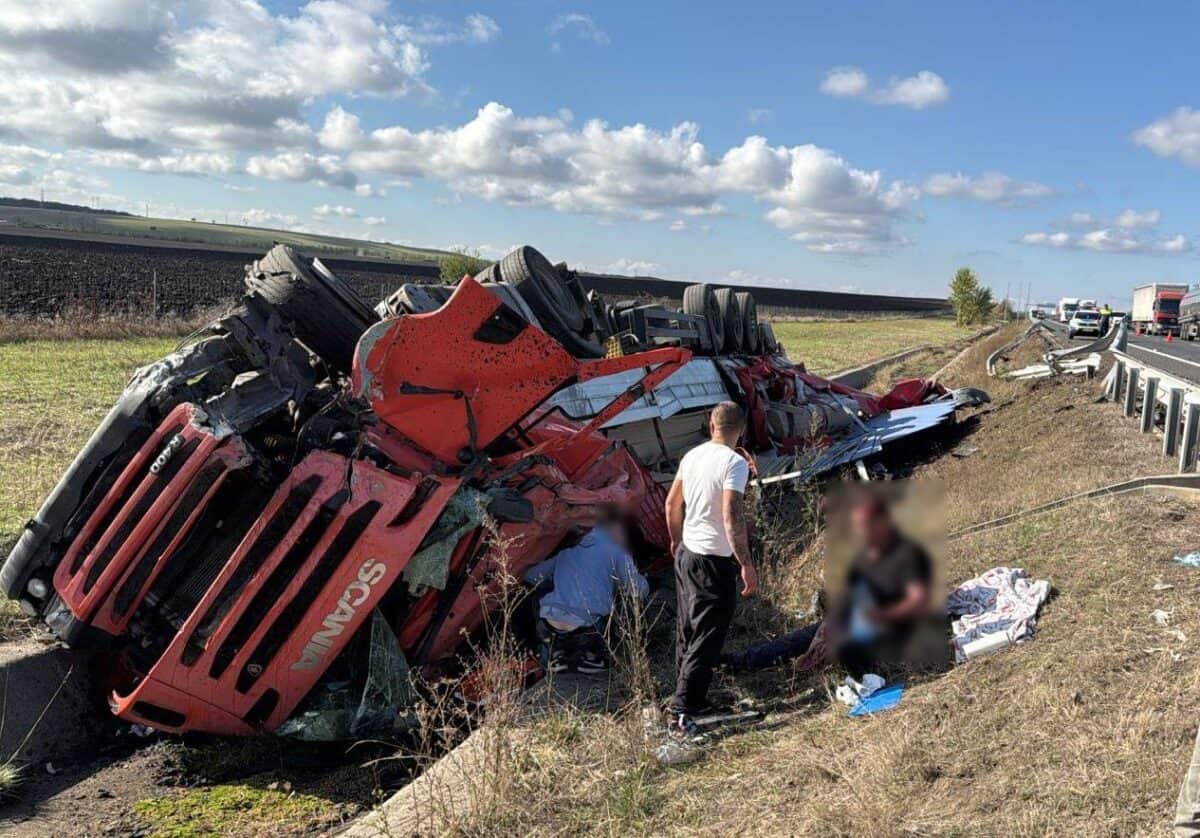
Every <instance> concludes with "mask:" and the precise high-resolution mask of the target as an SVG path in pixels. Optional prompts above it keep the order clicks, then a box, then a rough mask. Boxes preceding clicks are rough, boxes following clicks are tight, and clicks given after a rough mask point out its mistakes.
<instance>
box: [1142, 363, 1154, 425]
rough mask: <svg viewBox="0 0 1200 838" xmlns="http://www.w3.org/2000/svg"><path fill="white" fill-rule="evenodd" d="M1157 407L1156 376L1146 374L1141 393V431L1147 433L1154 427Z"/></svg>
mask: <svg viewBox="0 0 1200 838" xmlns="http://www.w3.org/2000/svg"><path fill="white" fill-rule="evenodd" d="M1157 407H1158V376H1157V375H1148V376H1146V383H1145V384H1144V385H1143V393H1142V433H1144V434H1148V433H1150V431H1151V430H1152V429H1153V428H1154V411H1155V408H1157Z"/></svg>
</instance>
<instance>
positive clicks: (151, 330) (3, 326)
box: [0, 305, 227, 346]
mask: <svg viewBox="0 0 1200 838" xmlns="http://www.w3.org/2000/svg"><path fill="white" fill-rule="evenodd" d="M225 308H227V306H223V305H222V306H218V307H216V308H214V309H211V310H208V311H201V312H197V313H194V314H191V315H189V316H187V317H151V316H149V315H147V314H145V313H140V312H96V311H93V310H90V309H88V308H86V307H83V306H76V307H73V308H68V309H67V310H65V311H63V312H62V313H61V314H58V315H55V316H53V317H46V316H27V317H26V316H20V315H8V316H4V317H0V346H2V345H4V344H8V343H17V342H21V341H31V340H33V341H51V340H54V341H74V340H97V339H100V340H124V339H132V338H156V337H157V338H180V337H183V336H185V335H187V334H190V333H191V332H192V331H194V330H195V329H197V328H199V327H200V326H203V325H204V324H205V323H208V322H209V321H211V320H213V319H215V318H216V317H219V316H220V314H221V313H222V312H223V311H224V309H225Z"/></svg>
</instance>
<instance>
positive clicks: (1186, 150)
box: [1133, 107, 1200, 166]
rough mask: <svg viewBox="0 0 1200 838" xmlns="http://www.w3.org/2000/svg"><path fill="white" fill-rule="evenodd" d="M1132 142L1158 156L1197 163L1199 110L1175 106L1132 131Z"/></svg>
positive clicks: (1198, 156) (1199, 125)
mask: <svg viewBox="0 0 1200 838" xmlns="http://www.w3.org/2000/svg"><path fill="white" fill-rule="evenodd" d="M1133 141H1134V143H1136V144H1137V145H1140V146H1142V147H1143V148H1147V149H1149V150H1150V151H1152V152H1153V153H1155V154H1157V155H1158V156H1159V157H1175V158H1178V159H1179V161H1180V162H1182V163H1184V164H1186V165H1188V166H1200V111H1195V110H1193V109H1191V108H1187V107H1182V108H1176V109H1175V110H1174V111H1172V112H1171V113H1170V114H1168V115H1167V116H1164V117H1162V118H1161V119H1156V120H1155V121H1154V122H1151V123H1150V124H1149V125H1145V126H1143V127H1141V128H1139V129H1138V130H1136V131H1134V132H1133Z"/></svg>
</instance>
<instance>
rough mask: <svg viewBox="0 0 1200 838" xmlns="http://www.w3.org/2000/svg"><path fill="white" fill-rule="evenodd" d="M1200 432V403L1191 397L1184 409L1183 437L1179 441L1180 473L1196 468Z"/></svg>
mask: <svg viewBox="0 0 1200 838" xmlns="http://www.w3.org/2000/svg"><path fill="white" fill-rule="evenodd" d="M1197 430H1200V402H1196V401H1192V399H1191V398H1190V397H1189V398H1188V399H1187V402H1186V405H1185V407H1184V417H1183V437H1182V438H1181V439H1180V440H1179V472H1180V474H1182V473H1183V472H1186V471H1191V470H1192V469H1194V468H1195V467H1196V433H1197Z"/></svg>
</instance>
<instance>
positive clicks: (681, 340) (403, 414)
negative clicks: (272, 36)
mask: <svg viewBox="0 0 1200 838" xmlns="http://www.w3.org/2000/svg"><path fill="white" fill-rule="evenodd" d="M246 284H247V294H246V296H245V298H244V299H243V300H242V301H241V303H240V304H239V305H238V306H237V307H236V308H235V309H234V310H232V311H231V312H230V313H229V314H227V315H226V316H224V317H222V318H220V319H219V320H217V321H215V322H214V323H212V324H211V325H209V326H208V327H206V328H205V329H204V330H203V331H201V332H200V333H198V334H197V335H195V336H193V338H192V339H191V340H190V341H189V342H188V343H187V344H186V345H185V346H183V347H181V348H180V349H179V350H177V351H176V352H174V353H172V354H171V355H169V356H167V357H166V358H163V359H162V360H160V361H158V362H156V363H154V364H152V365H150V366H148V367H145V368H143V369H141V370H139V371H138V372H137V373H136V374H135V375H134V377H133V378H132V380H131V381H130V383H129V385H128V387H127V388H126V390H125V391H124V393H123V394H122V396H121V397H120V399H119V400H118V401H117V403H116V405H115V406H114V407H113V409H112V411H111V412H110V413H109V414H108V416H107V417H106V418H105V420H104V421H103V423H102V424H101V425H100V427H99V428H97V430H96V431H95V433H94V434H93V436H92V438H91V439H90V440H89V442H88V444H87V445H86V447H85V448H84V449H83V450H82V451H81V452H80V453H79V455H78V456H77V458H76V459H75V461H74V463H73V464H72V465H71V467H70V468H69V470H68V471H67V473H66V474H65V475H64V476H63V478H62V480H61V481H60V482H59V484H58V485H57V487H56V488H55V489H54V490H53V492H52V493H51V494H50V496H49V497H48V498H47V499H46V500H45V502H44V504H43V506H42V508H41V509H40V511H39V512H38V513H37V515H36V516H35V517H34V518H33V519H32V520H30V521H29V522H28V524H27V525H26V527H25V529H24V531H23V533H22V535H21V538H20V540H19V542H18V543H17V545H16V546H15V547H14V549H13V550H12V552H11V554H10V555H9V557H8V559H7V560H6V561H5V563H4V565H3V567H2V568H0V588H2V590H3V591H4V593H5V594H6V595H7V596H9V597H10V598H13V599H17V600H19V602H20V604H21V607H22V608H23V609H24V610H25V611H26V612H27V613H29V614H30V615H33V616H37V617H39V618H41V619H42V620H43V621H44V622H45V623H46V624H47V625H48V626H49V628H50V629H51V630H52V631H53V632H54V634H55V635H57V637H58V638H59V639H60V640H62V641H63V642H64V643H66V644H68V645H70V646H72V647H79V648H88V649H93V650H95V652H96V654H98V655H105V656H108V659H109V660H110V661H111V667H110V671H111V672H112V673H113V675H112V681H113V691H112V693H111V697H110V706H111V708H112V710H113V712H114V713H116V715H117V716H119V717H121V718H122V719H126V720H128V721H131V722H137V723H142V724H146V725H150V726H152V727H155V728H159V729H162V730H167V731H187V730H199V731H207V732H212V733H221V734H249V733H254V732H258V731H271V730H276V729H278V728H280V727H281V725H284V724H285V722H286V721H287V720H289V719H291V718H294V717H295V716H296V714H297V713H299V712H301V710H303V708H305V707H309V706H311V705H312V704H313V702H314V701H317V700H318V698H319V696H317V695H316V693H317V691H318V687H319V684H320V683H321V682H322V681H323V679H324V680H325V681H328V680H330V679H331V678H333V677H334V675H333V669H332V667H335V665H337V664H338V662H339V661H340V660H341V659H342V658H343V655H344V653H346V651H347V649H348V648H350V647H351V644H353V643H356V642H358V643H364V642H366V641H365V640H364V639H363V638H364V637H365V635H367V634H372V635H374V634H376V633H382V634H383V635H385V636H386V637H387V640H388V642H389V643H390V644H391V645H392V646H394V648H395V649H396V656H395V657H394V658H393V660H395V661H396V665H397V666H398V667H400V668H401V669H403V676H404V677H408V673H409V672H413V673H416V674H417V675H424V676H430V675H435V674H437V673H440V672H443V671H445V670H447V669H455V668H461V666H462V665H463V662H462V660H461V658H462V657H463V649H464V648H466V646H465V645H464V644H466V643H467V642H468V641H469V640H470V638H472V637H473V636H476V635H477V634H478V633H479V632H480V631H481V629H482V627H483V625H484V618H485V616H486V610H487V608H488V604H489V591H490V590H491V589H493V588H494V587H495V586H496V585H498V584H500V582H499V580H500V578H501V576H502V574H503V573H504V572H508V573H511V574H516V575H520V573H521V572H523V570H524V569H526V568H528V567H529V566H532V565H533V564H534V563H536V562H538V561H541V560H542V559H544V558H545V557H546V556H548V555H550V554H551V553H552V552H553V551H555V550H556V549H557V548H558V546H559V545H560V544H561V543H562V542H563V541H564V539H565V538H567V537H568V535H569V534H570V533H571V532H572V531H573V530H574V529H575V528H578V527H587V526H590V525H592V524H593V523H595V522H596V521H597V520H599V519H600V518H601V517H603V516H604V515H605V514H606V513H607V512H608V511H609V510H611V509H612V508H614V507H617V508H620V509H621V510H623V511H624V512H625V513H626V514H627V515H628V516H629V519H630V521H631V523H632V526H633V528H634V530H635V537H636V538H637V539H638V541H639V542H640V544H639V545H638V546H639V553H640V554H641V555H644V556H662V555H663V554H665V552H666V550H667V544H668V537H667V533H666V529H665V522H664V520H663V514H662V504H663V494H664V493H663V490H662V488H661V484H662V483H663V481H665V480H667V479H669V478H670V474H671V471H672V469H673V467H674V464H675V462H677V460H678V457H679V456H680V454H681V453H682V451H683V450H685V449H686V448H687V447H689V446H690V445H691V444H693V443H694V442H695V441H698V439H699V435H700V434H701V433H702V428H703V420H702V418H701V417H702V416H703V413H704V412H705V410H706V409H707V408H708V407H709V406H711V405H712V404H714V403H715V402H716V401H719V400H721V399H726V398H735V399H737V400H739V401H740V402H741V403H743V404H744V405H745V406H746V407H747V408H748V410H749V412H750V415H751V418H752V422H751V427H750V430H749V433H748V436H749V439H748V440H747V443H748V445H749V447H750V448H751V449H753V450H754V452H755V454H756V458H757V459H758V460H759V473H760V475H767V477H766V478H765V479H767V480H769V479H771V478H770V476H769V475H771V474H775V475H781V476H785V477H795V476H804V475H807V474H811V473H815V472H817V471H820V470H824V469H827V468H829V467H831V466H832V465H835V464H837V463H839V462H847V461H850V460H853V459H857V458H860V457H863V456H867V455H869V454H871V453H873V452H875V451H878V450H879V448H880V447H881V446H882V445H884V444H885V443H886V442H888V441H890V440H891V439H895V438H898V437H899V436H903V435H905V434H907V433H911V432H913V431H915V430H919V429H923V428H925V427H930V426H932V425H936V424H938V423H939V422H941V421H942V420H944V419H945V418H947V417H949V416H951V415H952V414H953V411H954V409H955V407H956V406H958V405H961V404H963V403H964V402H971V401H977V400H978V399H979V398H986V396H982V395H981V394H978V393H969V392H968V393H964V392H963V391H958V392H956V393H947V392H946V391H945V390H944V389H943V388H941V387H940V386H939V385H936V384H933V383H930V382H926V381H909V382H903V383H902V384H901V385H899V386H898V387H897V388H896V389H895V390H893V392H892V393H891V394H889V395H888V396H885V397H883V398H876V397H874V396H871V395H869V394H866V393H862V392H859V391H856V390H852V389H850V388H847V387H841V386H839V385H836V384H833V383H831V382H828V381H825V380H824V379H819V378H817V377H815V376H811V375H808V374H806V373H805V372H804V371H803V369H802V368H801V367H797V366H793V365H792V364H790V363H789V362H788V361H787V360H786V357H785V356H784V355H783V354H782V352H781V350H780V349H779V347H778V346H777V345H776V344H775V342H774V339H773V336H772V335H771V333H770V328H769V327H768V326H766V325H765V324H760V323H759V322H758V321H757V319H756V317H755V314H754V309H753V300H752V298H751V299H747V298H746V296H744V295H734V294H733V293H732V292H728V291H723V292H722V293H721V294H719V295H717V294H715V293H714V292H713V290H712V289H709V288H708V287H707V286H693V287H692V288H689V290H688V294H687V297H686V298H685V306H684V308H685V310H684V311H683V312H669V311H666V310H665V309H662V308H659V307H656V306H644V305H638V304H636V303H622V304H617V305H615V306H606V305H604V304H603V303H602V302H601V301H600V300H599V299H597V298H596V297H595V295H585V294H583V292H582V288H581V287H580V286H579V284H578V280H577V279H576V278H575V277H574V276H573V275H572V274H571V273H570V272H569V271H567V270H566V269H565V267H555V266H552V265H550V263H549V262H548V261H547V260H546V259H545V258H544V257H542V256H541V254H539V253H538V252H537V251H536V250H533V249H532V248H528V247H525V248H520V249H518V250H517V251H514V253H513V254H510V255H509V256H508V257H506V258H505V259H504V260H502V261H501V262H500V263H497V264H496V265H493V266H491V267H490V268H488V269H487V270H486V271H484V272H483V273H482V274H480V275H478V276H476V277H474V278H472V277H464V278H463V280H462V281H461V282H460V283H459V284H458V285H457V287H455V288H453V289H451V288H441V287H436V286H404V287H403V288H402V289H400V291H398V292H397V294H395V295H393V296H392V297H390V298H389V299H388V300H385V301H383V302H382V303H381V304H380V306H379V307H378V309H377V310H373V309H371V308H370V307H369V306H368V305H367V304H366V303H364V302H363V301H362V300H361V298H359V297H358V296H357V295H356V294H355V293H354V291H353V290H352V289H351V288H349V287H348V286H347V285H346V284H345V283H343V282H342V281H341V280H339V279H338V278H337V277H336V276H335V275H334V274H333V273H332V272H330V271H329V270H328V269H327V268H326V267H325V266H324V265H322V264H321V262H320V260H311V261H310V260H307V259H305V258H304V257H302V256H301V255H300V254H298V253H296V252H295V251H292V250H291V249H290V248H287V247H284V246H277V247H276V248H274V249H273V250H272V251H271V252H269V253H268V254H267V255H266V256H265V257H264V258H263V259H261V260H259V261H257V262H255V263H254V264H253V265H251V266H248V269H247V278H246ZM751 333H753V336H751ZM906 411H907V413H906ZM485 518H486V519H487V521H488V523H487V525H486V526H485ZM488 527H491V529H492V531H494V532H498V533H499V535H500V536H501V538H500V539H496V538H491V537H488V535H489V531H488ZM500 542H503V543H506V544H508V545H515V547H514V546H510V547H508V548H507V549H505V550H504V551H503V554H500V553H499V552H498V551H497V548H496V544H497V543H500ZM501 562H506V563H507V566H503V567H502V566H500V565H501ZM371 642H374V640H372V641H371ZM341 675H344V673H339V677H340V676H341ZM393 709H394V708H393Z"/></svg>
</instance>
